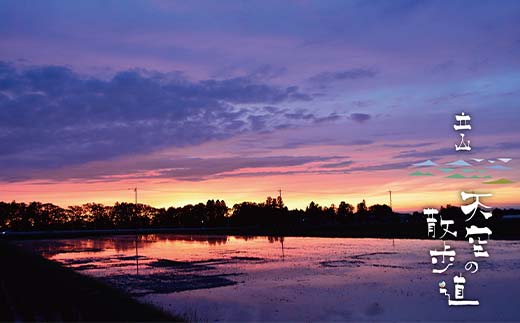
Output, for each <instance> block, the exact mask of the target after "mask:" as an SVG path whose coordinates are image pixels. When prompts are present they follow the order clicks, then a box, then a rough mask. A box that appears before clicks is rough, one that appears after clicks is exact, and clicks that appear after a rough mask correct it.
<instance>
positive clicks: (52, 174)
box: [0, 0, 520, 211]
mask: <svg viewBox="0 0 520 323" xmlns="http://www.w3.org/2000/svg"><path fill="white" fill-rule="evenodd" d="M519 105H520V1H506V0H501V1H399V0H395V1H394V0H392V1H378V0H374V1H344V0H341V1H332V0H331V1H329V0H327V1H153V0H152V1H126V0H125V1H20V0H17V1H5V0H0V148H1V150H0V151H1V154H0V167H1V171H0V200H2V201H12V200H17V201H33V200H37V201H42V202H52V203H56V204H58V205H62V206H68V205H74V204H82V203H86V202H93V201H95V202H100V203H105V204H113V203H114V202H116V201H120V202H122V201H126V202H132V201H133V199H134V195H133V191H131V190H129V188H132V187H138V198H139V202H140V203H147V204H150V205H153V206H158V207H162V206H170V205H175V206H181V205H184V204H187V203H197V202H205V201H206V200H208V199H224V200H225V201H226V202H227V204H228V205H229V206H232V205H233V204H234V203H237V202H241V201H246V200H247V201H256V202H261V201H263V200H265V197H266V196H268V195H270V196H276V195H277V194H278V190H279V189H282V195H283V198H284V201H285V203H286V205H287V206H289V207H290V208H295V207H298V208H304V207H305V206H306V205H308V204H309V202H310V201H312V200H313V201H315V202H317V203H319V204H320V205H326V206H328V205H330V204H331V203H335V204H336V205H337V204H338V203H339V202H340V201H342V200H344V201H347V202H349V203H352V204H357V203H358V202H360V201H361V200H362V199H365V200H366V201H367V203H368V204H375V203H389V194H388V191H389V190H391V191H392V200H393V201H392V202H393V207H394V209H395V210H398V211H409V210H419V209H422V208H423V207H438V206H440V205H445V204H448V203H452V204H456V205H457V204H458V205H460V204H461V203H462V202H461V201H460V199H459V194H460V191H461V190H469V191H476V192H486V193H488V192H491V193H493V194H494V196H493V198H490V199H488V200H487V204H488V205H491V206H516V207H519V206H520V194H519V192H520V140H519V139H520V110H519V109H520V106H519ZM462 111H464V112H465V113H467V114H470V115H471V118H472V120H471V125H472V130H471V131H467V132H465V134H466V138H467V139H470V140H471V146H472V151H471V152H461V151H459V152H457V151H455V148H454V145H455V144H458V143H459V142H460V137H459V132H457V131H455V130H454V129H453V124H454V123H455V114H460V113H461V112H462ZM471 158H481V159H484V160H483V161H481V162H476V161H472V159H471ZM498 158H512V160H511V161H509V162H507V163H506V162H502V161H499V160H497V159H498ZM459 159H463V160H465V161H468V162H469V163H470V164H471V166H468V167H460V166H459V167H457V166H456V167H452V168H453V170H451V171H450V170H440V168H450V167H448V166H446V165H445V164H446V163H449V162H453V161H456V160H459ZM426 160H432V161H433V162H435V163H437V164H438V165H439V166H438V167H428V168H418V167H412V164H414V163H419V162H423V161H426ZM488 160H491V161H492V162H489V161H488ZM497 165H500V167H496V166H497ZM416 171H421V172H430V173H431V174H432V175H433V176H410V174H411V173H413V172H416ZM452 174H462V175H463V176H465V177H469V178H463V179H456V178H446V177H447V176H450V175H452ZM471 176H478V177H479V178H470V177H471ZM484 176H488V178H483V177H484ZM498 179H507V180H509V181H511V182H512V183H507V184H483V182H486V181H494V180H498Z"/></svg>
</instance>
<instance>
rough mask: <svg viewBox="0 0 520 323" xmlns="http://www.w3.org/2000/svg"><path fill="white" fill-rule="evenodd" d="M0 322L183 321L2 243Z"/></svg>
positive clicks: (55, 264)
mask: <svg viewBox="0 0 520 323" xmlns="http://www.w3.org/2000/svg"><path fill="white" fill-rule="evenodd" d="M0 321H182V319H181V318H179V317H174V316H170V315H168V314H166V313H163V312H162V311H160V310H159V309H156V308H154V307H152V306H151V305H147V304H142V303H139V302H137V301H136V300H134V299H132V298H130V297H129V296H128V295H126V294H125V293H124V292H122V291H119V290H117V289H114V288H112V287H110V286H108V285H106V284H105V283H103V282H101V281H98V280H96V279H94V278H91V277H87V276H84V275H81V274H79V273H76V272H74V271H72V270H70V269H68V268H65V267H62V266H61V265H60V264H58V263H55V262H53V261H50V260H47V259H45V258H43V257H41V256H39V255H36V254H33V253H30V252H28V251H26V250H22V249H21V248H18V247H16V246H14V245H12V243H9V242H7V241H0Z"/></svg>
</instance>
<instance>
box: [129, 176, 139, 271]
mask: <svg viewBox="0 0 520 323" xmlns="http://www.w3.org/2000/svg"><path fill="white" fill-rule="evenodd" d="M129 190H133V191H134V193H135V213H136V214H135V215H136V218H137V186H136V187H134V188H129ZM136 220H137V221H136V225H135V264H136V271H137V276H139V251H138V247H139V246H138V238H139V237H138V232H137V229H138V225H139V224H138V221H139V219H136Z"/></svg>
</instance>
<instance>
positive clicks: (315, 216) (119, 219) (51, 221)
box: [0, 196, 520, 237]
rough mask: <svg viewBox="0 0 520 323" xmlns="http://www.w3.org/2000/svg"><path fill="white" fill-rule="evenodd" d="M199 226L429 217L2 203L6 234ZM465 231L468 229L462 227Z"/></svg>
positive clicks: (331, 210)
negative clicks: (65, 206) (13, 232)
mask: <svg viewBox="0 0 520 323" xmlns="http://www.w3.org/2000/svg"><path fill="white" fill-rule="evenodd" d="M508 212H509V213H515V212H516V213H520V212H518V210H509V211H508V210H500V209H495V211H494V213H493V214H494V216H493V218H492V220H491V222H492V225H495V226H496V224H497V223H501V222H502V221H501V217H502V215H503V214H505V213H508ZM440 215H441V216H442V217H443V218H444V219H457V218H458V219H460V218H462V217H463V214H462V213H461V210H460V207H455V206H450V205H448V206H446V207H442V208H441V209H440ZM456 222H457V221H456ZM459 223H461V222H460V221H459ZM511 223H512V222H510V223H508V224H507V225H503V226H509V225H510V224H511ZM462 224H463V223H462ZM514 224H515V225H514V226H513V227H516V228H518V221H517V222H514ZM199 227H208V228H215V227H219V228H220V227H225V228H243V227H255V228H261V229H266V230H267V231H269V230H271V231H273V230H275V231H276V230H282V231H292V232H294V231H295V230H300V231H301V230H307V231H308V230H309V229H312V230H315V229H317V228H318V229H319V228H334V229H335V230H344V229H345V228H347V229H348V228H350V229H352V230H351V232H353V233H355V234H356V235H362V234H363V232H365V233H367V232H368V233H370V232H373V233H378V234H377V235H381V234H384V235H391V236H395V235H403V234H404V235H405V236H419V237H423V236H424V235H425V233H426V216H425V215H423V213H422V212H414V213H411V214H401V213H394V212H393V211H392V209H391V208H390V207H389V206H387V205H384V204H383V205H381V204H375V205H371V206H367V204H366V202H365V201H364V200H363V201H361V202H360V203H358V204H357V205H356V206H354V205H352V204H349V203H346V202H344V201H342V202H340V203H339V204H338V205H337V206H335V205H331V206H328V207H327V206H320V205H318V204H317V203H315V202H311V203H310V204H309V205H308V206H307V207H306V208H305V210H303V209H292V210H289V209H288V208H287V207H286V206H285V205H284V202H283V200H282V198H281V197H280V196H279V197H277V198H271V197H268V198H267V199H266V201H265V202H263V203H256V202H242V203H238V204H235V205H233V207H231V208H230V207H228V206H227V204H226V202H225V201H224V200H208V201H207V202H206V203H205V204H204V203H198V204H195V205H193V204H188V205H185V206H182V207H169V208H155V207H152V206H150V205H146V204H140V203H139V204H135V203H126V202H122V203H119V202H117V203H115V204H114V205H113V206H106V205H103V204H99V203H87V204H83V205H79V206H69V207H67V208H62V207H60V206H57V205H54V204H51V203H41V202H31V203H23V202H15V201H13V202H10V203H7V202H0V230H1V231H5V230H11V231H37V230H38V231H39V230H80V229H134V228H140V229H144V228H151V229H153V228H199ZM359 228H362V229H361V230H360V229H359ZM460 229H461V230H464V228H462V227H461V228H460ZM509 230H510V228H509ZM347 231H348V230H347ZM516 232H518V231H516ZM516 234H517V235H518V233H516Z"/></svg>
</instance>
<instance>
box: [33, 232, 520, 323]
mask: <svg viewBox="0 0 520 323" xmlns="http://www.w3.org/2000/svg"><path fill="white" fill-rule="evenodd" d="M24 244H25V245H27V246H30V247H32V248H36V249H37V250H38V251H39V252H41V253H42V254H44V255H45V256H46V257H48V258H50V259H52V260H55V261H58V262H61V263H63V264H65V265H66V266H69V267H71V268H74V269H75V270H78V271H80V272H82V273H84V274H87V275H92V276H96V277H99V278H101V279H103V280H106V281H107V282H109V283H110V284H113V285H115V286H117V287H119V288H122V289H124V290H126V291H127V292H129V293H130V294H131V295H133V296H134V297H136V298H138V299H140V300H141V301H143V302H149V303H152V304H154V305H156V306H159V307H162V308H163V309H165V310H167V311H170V312H173V313H176V314H182V315H185V316H186V317H187V318H189V319H192V320H197V321H258V320H268V321H277V320H283V321H287V320H298V321H318V320H319V321H323V320H326V321H330V320H341V321H344V320H387V319H388V320H427V321H432V320H487V321H496V320H520V316H519V315H518V314H517V310H516V309H517V308H518V305H520V301H519V298H518V295H519V293H520V284H519V283H518V277H520V275H519V274H520V258H519V255H520V253H519V249H518V248H519V246H520V243H519V242H516V241H490V242H489V244H488V246H487V249H488V251H489V253H490V258H488V259H486V260H481V259H478V262H479V271H478V272H477V273H475V274H471V273H469V272H465V270H464V264H465V263H466V261H468V260H471V259H474V258H472V257H473V255H472V253H471V249H470V247H469V244H468V242H465V241H457V242H448V244H450V245H451V247H452V248H454V249H455V250H456V251H457V257H456V260H455V263H454V266H453V267H452V268H450V269H449V270H448V271H447V272H446V274H443V275H439V274H433V273H432V269H433V268H434V267H433V265H432V263H431V258H430V257H429V251H430V249H441V248H442V242H441V241H432V240H412V239H399V240H395V241H393V240H392V239H357V238H301V237H285V238H283V237H244V236H203V235H194V236H186V235H173V234H156V235H139V236H137V237H136V236H131V235H129V236H113V237H104V238H100V237H96V238H79V239H65V240H60V239H56V240H39V241H28V242H24ZM136 246H137V248H136ZM459 272H462V273H463V274H464V276H465V277H466V279H467V283H466V286H465V293H466V298H467V299H478V300H479V301H480V306H477V307H453V306H452V307H448V305H447V299H446V297H445V296H442V295H440V294H439V288H438V283H439V281H442V280H444V281H446V283H447V285H448V288H449V290H450V291H453V276H454V275H456V274H458V273H459Z"/></svg>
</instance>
